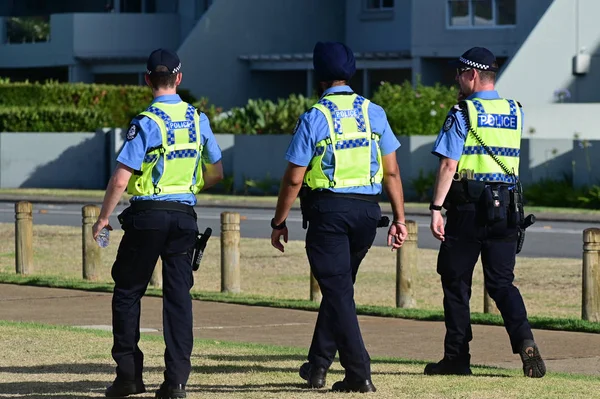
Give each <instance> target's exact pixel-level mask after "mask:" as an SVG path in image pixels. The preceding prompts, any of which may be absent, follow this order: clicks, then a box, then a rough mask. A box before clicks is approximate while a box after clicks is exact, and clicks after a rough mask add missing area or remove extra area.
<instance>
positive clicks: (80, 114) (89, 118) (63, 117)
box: [0, 107, 108, 132]
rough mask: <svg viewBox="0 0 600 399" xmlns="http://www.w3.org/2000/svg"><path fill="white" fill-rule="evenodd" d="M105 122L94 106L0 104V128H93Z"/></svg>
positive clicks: (35, 129) (66, 130) (65, 130)
mask: <svg viewBox="0 0 600 399" xmlns="http://www.w3.org/2000/svg"><path fill="white" fill-rule="evenodd" d="M104 126H108V124H107V117H106V115H105V114H103V113H102V112H100V111H98V110H97V109H85V108H74V107H0V132H94V131H96V129H98V128H101V127H104Z"/></svg>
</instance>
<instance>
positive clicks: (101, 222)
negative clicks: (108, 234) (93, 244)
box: [92, 219, 113, 240]
mask: <svg viewBox="0 0 600 399" xmlns="http://www.w3.org/2000/svg"><path fill="white" fill-rule="evenodd" d="M105 227H106V228H107V229H108V230H112V229H113V228H112V227H111V226H110V224H108V219H98V220H97V221H96V223H94V226H93V227H92V235H93V236H94V240H95V239H96V238H97V237H98V234H100V230H102V229H103V228H105Z"/></svg>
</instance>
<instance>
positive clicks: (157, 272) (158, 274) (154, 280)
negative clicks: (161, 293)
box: [150, 256, 163, 288]
mask: <svg viewBox="0 0 600 399" xmlns="http://www.w3.org/2000/svg"><path fill="white" fill-rule="evenodd" d="M162 267H163V265H162V259H161V258H160V256H159V257H158V260H157V261H156V266H154V271H153V272H152V277H150V285H151V286H153V287H154V288H162V285H163V281H162Z"/></svg>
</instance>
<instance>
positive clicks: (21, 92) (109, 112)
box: [0, 80, 196, 131]
mask: <svg viewBox="0 0 600 399" xmlns="http://www.w3.org/2000/svg"><path fill="white" fill-rule="evenodd" d="M179 94H180V96H181V98H182V99H183V100H184V101H187V102H194V101H196V99H195V98H194V97H193V96H191V95H190V94H189V92H188V91H186V90H179ZM151 101H152V92H151V91H150V89H149V88H148V87H147V86H113V85H105V84H87V83H57V82H52V81H49V82H46V83H43V84H42V83H28V82H18V83H9V82H8V81H7V80H0V107H9V106H14V107H72V108H77V109H87V110H93V111H95V112H97V113H102V114H104V115H105V116H106V118H107V119H106V123H107V125H108V126H111V127H126V126H128V125H129V123H130V122H131V119H132V118H133V117H134V116H135V115H137V114H138V113H139V112H141V111H143V110H144V109H146V108H147V107H148V105H149V104H150V102H151ZM84 123H85V122H84ZM96 128H97V127H96ZM96 128H94V129H93V130H95V129H96ZM75 130H79V131H81V130H85V129H84V128H83V127H79V128H77V129H75Z"/></svg>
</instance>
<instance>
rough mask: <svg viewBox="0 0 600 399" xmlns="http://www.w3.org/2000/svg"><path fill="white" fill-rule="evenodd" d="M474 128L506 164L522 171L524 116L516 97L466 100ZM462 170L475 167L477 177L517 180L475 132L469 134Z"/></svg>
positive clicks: (470, 120)
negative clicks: (514, 98)
mask: <svg viewBox="0 0 600 399" xmlns="http://www.w3.org/2000/svg"><path fill="white" fill-rule="evenodd" d="M465 102H466V104H467V109H468V114H469V120H468V121H467V122H468V124H469V125H470V126H471V128H472V129H473V130H474V131H475V132H476V133H477V134H478V135H479V137H480V138H481V140H482V141H483V143H484V144H485V145H487V146H488V147H489V148H490V149H491V150H492V152H493V153H494V155H495V156H496V158H497V159H498V160H499V161H500V162H502V163H503V164H504V165H505V166H506V168H507V169H508V170H509V171H510V172H511V173H514V174H515V176H518V175H519V155H520V152H521V130H522V123H523V120H522V117H521V112H520V110H519V107H520V105H519V104H518V103H517V102H516V101H515V100H509V99H495V100H483V99H473V100H465ZM457 169H458V170H457V171H458V173H461V172H462V171H464V170H472V171H474V179H475V180H479V181H486V182H505V183H514V179H513V178H512V177H511V176H510V175H507V174H506V172H505V171H504V170H503V169H502V168H501V167H500V165H498V163H497V162H496V161H494V159H493V158H492V157H491V156H490V155H489V153H488V152H487V151H486V150H485V148H484V147H483V146H482V145H481V143H480V142H479V141H478V140H477V139H476V138H475V136H474V135H473V134H472V132H469V133H468V134H467V138H466V140H465V145H464V148H463V153H462V156H461V157H460V160H459V161H458V167H457Z"/></svg>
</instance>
